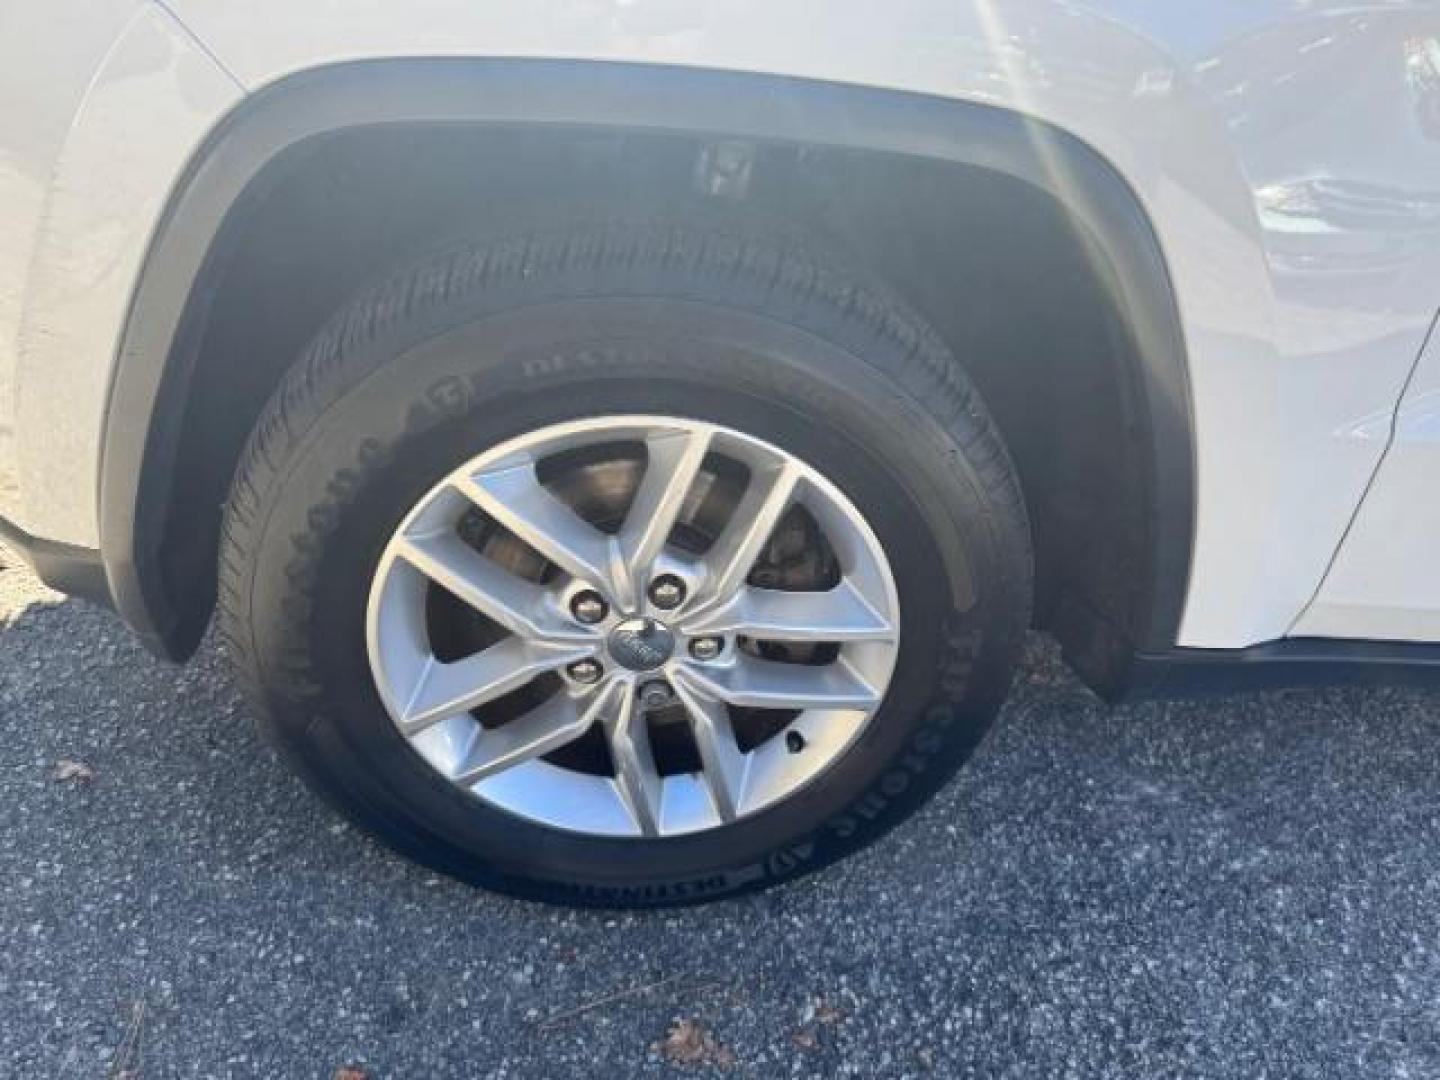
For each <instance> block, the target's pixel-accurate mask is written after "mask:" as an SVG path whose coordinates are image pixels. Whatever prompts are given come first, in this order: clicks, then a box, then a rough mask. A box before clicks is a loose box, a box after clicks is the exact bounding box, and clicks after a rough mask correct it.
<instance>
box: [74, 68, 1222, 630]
mask: <svg viewBox="0 0 1440 1080" xmlns="http://www.w3.org/2000/svg"><path fill="white" fill-rule="evenodd" d="M385 124H467V125H532V126H533V125H549V126H553V127H557V128H563V127H573V128H596V127H604V128H612V129H625V130H631V131H650V132H661V131H675V132H683V133H685V134H691V135H693V134H704V135H715V136H729V137H740V138H748V139H755V140H760V141H776V142H786V143H796V144H808V145H812V146H828V147H843V148H847V149H861V150H870V151H877V152H883V153H893V154H898V155H906V156H912V157H921V158H927V159H932V160H938V161H944V162H951V163H956V164H965V165H973V166H980V167H983V168H986V169H990V170H994V171H997V172H1000V173H1004V174H1008V175H1010V176H1013V177H1015V178H1017V179H1019V180H1022V181H1024V182H1026V183H1029V184H1032V185H1034V186H1036V187H1038V188H1040V189H1042V190H1045V191H1047V192H1048V193H1050V194H1051V195H1052V196H1054V197H1055V198H1057V199H1058V200H1060V202H1061V203H1062V204H1063V205H1065V206H1066V207H1067V209H1068V211H1069V212H1070V213H1071V215H1072V216H1073V218H1074V219H1075V221H1076V222H1077V223H1078V224H1079V225H1080V226H1081V228H1082V231H1083V232H1084V233H1085V234H1087V235H1088V237H1089V239H1090V240H1091V241H1092V242H1093V243H1094V244H1095V246H1096V247H1097V249H1098V250H1099V251H1101V252H1103V253H1104V255H1105V256H1106V257H1107V258H1108V260H1109V263H1110V266H1111V269H1112V271H1113V275H1114V282H1113V287H1114V288H1115V291H1116V296H1117V300H1118V302H1119V303H1120V305H1121V307H1122V309H1123V312H1122V313H1123V316H1124V318H1125V321H1126V322H1127V324H1128V326H1129V328H1130V332H1131V333H1132V334H1133V336H1134V338H1135V342H1136V350H1135V352H1136V355H1137V356H1138V358H1139V365H1138V367H1139V369H1138V371H1137V372H1136V373H1135V374H1136V382H1137V383H1138V391H1139V394H1140V397H1141V399H1142V400H1143V402H1144V406H1145V423H1146V425H1147V426H1148V431H1146V432H1145V433H1144V435H1145V437H1146V438H1147V439H1148V441H1149V443H1150V446H1151V451H1150V454H1149V462H1148V465H1149V468H1150V470H1151V475H1150V477H1149V492H1148V499H1149V503H1150V506H1151V514H1152V520H1151V522H1150V526H1151V537H1150V543H1151V565H1150V566H1149V567H1148V568H1147V571H1146V573H1147V577H1148V579H1149V580H1148V583H1147V584H1148V588H1147V590H1146V592H1147V595H1148V605H1147V607H1148V610H1146V611H1143V612H1139V613H1138V615H1137V617H1136V618H1135V619H1132V620H1131V625H1130V627H1129V628H1128V629H1127V634H1126V636H1127V638H1128V637H1133V639H1134V640H1128V641H1126V642H1125V643H1124V645H1125V646H1128V648H1117V649H1114V650H1113V651H1112V655H1113V654H1114V652H1121V651H1128V650H1129V649H1134V648H1138V649H1143V650H1148V651H1160V650H1164V649H1167V648H1169V647H1171V646H1172V645H1173V644H1174V643H1175V641H1176V640H1177V631H1178V627H1179V622H1180V616H1181V611H1182V606H1183V603H1184V599H1185V592H1186V588H1187V585H1188V581H1189V573H1190V554H1191V538H1192V535H1193V529H1194V512H1195V511H1194V506H1195V481H1194V450H1193V441H1192V431H1191V413H1190V389H1189V380H1188V374H1187V367H1186V357H1185V345H1184V340H1183V337H1182V332H1181V328H1180V321H1179V313H1178V310H1177V307H1176V301H1175V296H1174V292H1173V289H1172V287H1171V283H1170V277H1169V273H1168V270H1167V268H1166V264H1165V259H1164V257H1163V254H1162V252H1161V249H1160V246H1159V243H1158V241H1157V239H1156V237H1155V234H1154V232H1153V230H1152V228H1151V226H1150V223H1149V220H1148V218H1147V217H1146V215H1145V212H1144V210H1143V208H1142V207H1141V205H1140V203H1139V200H1138V199H1137V198H1136V196H1135V194H1134V192H1133V191H1132V190H1131V189H1130V187H1129V185H1128V184H1127V183H1126V182H1125V180H1124V179H1123V178H1122V177H1121V176H1120V175H1119V174H1118V173H1117V172H1116V171H1115V170H1114V169H1113V168H1112V167H1111V166H1110V165H1109V164H1108V163H1107V162H1106V161H1105V160H1104V159H1102V158H1101V157H1100V156H1099V155H1098V154H1097V153H1096V152H1095V151H1093V150H1092V149H1091V148H1090V147H1088V146H1087V145H1085V144H1084V143H1082V142H1081V141H1079V140H1078V139H1076V138H1074V137H1073V136H1071V135H1069V134H1067V133H1065V132H1063V131H1061V130H1059V129H1057V128H1054V127H1051V126H1050V125H1048V124H1045V123H1042V122H1039V121H1036V120H1033V119H1030V118H1027V117H1025V116H1022V115H1020V114H1018V113H1014V112H1010V111H1007V110H1002V109H999V108H994V107H991V106H986V105H978V104H971V103H964V102H956V101H953V100H949V99H944V98H937V97H930V96H925V95H918V94H912V93H906V92H901V91H889V90H877V89H872V88H865V87H855V86H848V85H839V84H832V83H822V82H815V81H810V80H803V79H791V78H782V77H776V76H768V75H755V74H745V73H732V72H719V71H709V70H701V69H691V68H673V67H664V66H658V65H632V64H614V63H600V62H588V61H586V62H580V61H532V60H466V59H430V60H406V61H378V62H360V63H353V64H343V65H337V66H334V67H327V68H321V69H316V70H312V71H309V72H305V73H302V74H299V75H296V76H292V77H290V78H287V79H284V80H281V81H279V82H277V83H275V84H272V85H271V86H269V87H267V88H265V89H263V90H261V91H259V92H258V93H256V94H254V95H253V96H251V97H250V98H248V99H246V100H245V101H244V102H242V103H241V104H240V105H239V106H237V108H236V110H235V111H234V112H233V113H232V114H231V115H230V116H229V117H228V118H227V119H226V120H225V121H224V122H223V123H221V124H220V125H219V127H218V128H217V130H216V131H215V132H214V133H213V134H212V135H211V136H210V137H209V138H208V139H207V141H206V142H205V144H204V145H203V146H202V147H201V148H200V149H199V151H198V152H197V153H196V155H195V157H194V159H193V161H192V162H191V163H190V165H189V167H188V169H187V170H186V172H185V174H184V176H183V177H181V179H180V181H179V182H178V184H177V185H176V189H175V193H174V195H173V196H172V198H171V200H170V203H169V205H168V207H167V209H166V211H165V214H164V216H163V219H162V221H161V223H160V226H159V228H158V229H157V231H156V235H155V237H154V239H153V241H152V244H151V247H150V251H149V253H148V255H147V257H146V260H145V264H144V267H143V270H142V273H141V275H140V278H139V281H138V284H137V287H136V291H135V294H134V296H133V298H132V303H131V307H130V312H129V317H128V320H127V324H126V328H125V331H124V335H123V338H122V342H121V345H120V350H119V356H118V358H117V365H116V376H115V380H114V384H113V387H112V392H111V398H110V406H109V421H108V425H107V429H106V432H105V437H104V457H103V461H102V468H101V487H100V493H99V494H100V531H101V537H102V545H101V546H102V550H103V552H104V559H105V570H106V574H107V576H108V579H109V583H110V588H111V590H112V592H113V594H114V598H115V605H116V607H117V609H118V610H119V611H120V612H121V614H122V615H123V616H124V617H125V618H126V619H127V620H128V621H129V622H130V623H131V624H132V625H133V626H134V627H135V628H136V629H137V630H138V631H139V632H140V634H141V635H142V637H143V638H144V639H145V640H146V641H147V642H148V643H149V644H150V645H151V647H152V648H155V649H156V650H157V651H159V652H161V653H163V654H166V655H169V656H172V657H180V656H184V655H188V653H189V652H191V651H192V650H193V649H194V647H195V645H196V644H197V642H198V640H199V637H200V634H201V632H202V630H203V625H204V620H205V615H206V613H204V612H201V613H200V615H199V617H198V618H197V616H196V614H195V613H194V612H186V611H183V610H177V608H176V606H175V605H174V604H173V603H172V601H171V599H170V598H169V597H167V595H166V592H165V588H164V586H163V584H162V581H161V574H160V566H159V557H158V552H159V540H160V538H159V536H157V535H156V533H157V532H158V531H159V529H160V525H159V523H160V522H162V521H163V520H164V518H165V509H166V506H167V503H168V500H169V499H170V497H171V491H172V480H173V475H174V470H175V465H176V461H175V458H176V444H177V441H178V432H179V430H180V426H181V420H182V416H183V403H184V397H185V393H186V389H187V386H188V382H189V379H190V375H191V372H192V371H193V369H194V365H195V358H196V353H197V351H198V342H199V339H200V334H199V330H200V329H201V327H202V326H203V319H204V312H205V308H206V297H207V295H208V291H207V290H210V289H211V288H213V286H212V284H211V278H210V277H209V276H208V275H207V271H208V270H211V269H213V267H214V265H215V264H216V262H217V259H216V257H215V248H216V247H218V246H220V245H215V244H212V240H213V239H214V238H215V237H216V236H217V235H219V234H220V233H221V230H222V227H223V224H224V222H225V219H226V217H227V215H229V214H230V213H231V212H232V210H234V208H236V207H237V206H241V205H243V203H244V200H245V199H246V198H247V197H248V196H250V195H252V194H253V189H254V188H255V187H256V186H257V185H255V184H254V181H256V179H257V177H259V176H260V175H261V174H262V172H263V171H264V169H265V166H266V165H267V164H268V163H269V162H271V161H273V160H275V159H276V157H277V155H279V154H281V153H282V152H283V151H284V150H286V149H287V148H289V147H292V146H294V145H296V144H298V143H300V142H302V141H303V140H306V139H309V138H312V137H315V136H318V135H322V134H324V133H327V132H334V131H337V130H341V129H346V128H355V127H360V126H369V125H385ZM1116 644H1117V645H1118V644H1120V643H1116Z"/></svg>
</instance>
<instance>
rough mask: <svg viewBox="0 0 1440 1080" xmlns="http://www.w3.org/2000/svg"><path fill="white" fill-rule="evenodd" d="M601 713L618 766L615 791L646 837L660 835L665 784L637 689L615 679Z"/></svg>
mask: <svg viewBox="0 0 1440 1080" xmlns="http://www.w3.org/2000/svg"><path fill="white" fill-rule="evenodd" d="M602 695H603V698H604V700H603V701H602V702H601V704H600V706H599V710H598V716H599V719H600V720H601V721H602V722H603V723H604V725H605V734H606V737H607V738H608V740H609V744H610V758H611V760H612V761H613V762H614V763H615V791H616V793H617V794H618V795H619V796H620V800H621V802H623V803H624V804H625V809H626V810H627V811H628V812H629V814H630V817H631V819H632V820H633V821H634V822H635V825H636V826H637V827H638V828H639V830H640V832H641V833H642V834H643V835H645V836H658V835H660V796H661V793H662V791H663V788H664V781H663V780H662V779H661V776H660V773H659V771H658V770H657V769H656V768H655V755H654V753H653V752H652V751H651V749H650V726H649V724H648V722H647V721H646V718H645V711H644V710H643V709H642V708H640V705H639V703H638V702H637V701H636V698H635V687H634V686H633V685H632V684H631V683H629V682H622V681H619V680H616V681H615V682H612V683H610V684H609V685H608V686H606V687H605V689H604V691H602Z"/></svg>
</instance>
